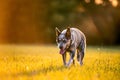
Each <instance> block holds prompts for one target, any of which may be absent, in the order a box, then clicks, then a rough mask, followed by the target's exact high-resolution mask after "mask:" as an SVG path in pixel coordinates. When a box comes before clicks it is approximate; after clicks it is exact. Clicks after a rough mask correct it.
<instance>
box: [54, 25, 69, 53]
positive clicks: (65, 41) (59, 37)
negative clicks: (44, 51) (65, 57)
mask: <svg viewBox="0 0 120 80" xmlns="http://www.w3.org/2000/svg"><path fill="white" fill-rule="evenodd" d="M55 30H56V42H57V44H58V47H59V48H60V54H64V53H65V52H66V50H67V49H68V48H69V47H70V45H71V31H70V28H69V27H68V28H67V29H65V30H63V31H62V32H61V31H60V30H59V29H58V28H56V29H55Z"/></svg>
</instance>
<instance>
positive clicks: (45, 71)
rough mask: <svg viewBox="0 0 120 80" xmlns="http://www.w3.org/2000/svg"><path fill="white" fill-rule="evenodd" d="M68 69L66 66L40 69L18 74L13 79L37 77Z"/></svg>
mask: <svg viewBox="0 0 120 80" xmlns="http://www.w3.org/2000/svg"><path fill="white" fill-rule="evenodd" d="M64 69H66V67H64V66H56V67H55V66H49V67H47V68H42V69H38V70H32V71H24V72H20V73H16V74H13V75H12V76H13V77H18V76H35V75H38V74H41V73H42V74H46V73H48V72H52V71H62V70H64Z"/></svg>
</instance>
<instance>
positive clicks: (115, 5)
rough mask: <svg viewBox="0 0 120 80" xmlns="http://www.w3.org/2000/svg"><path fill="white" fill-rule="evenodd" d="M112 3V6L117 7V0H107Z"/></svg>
mask: <svg viewBox="0 0 120 80" xmlns="http://www.w3.org/2000/svg"><path fill="white" fill-rule="evenodd" d="M109 1H110V2H111V4H112V6H113V7H117V6H118V1H117V0H109Z"/></svg>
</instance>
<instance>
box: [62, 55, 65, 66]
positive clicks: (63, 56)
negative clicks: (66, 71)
mask: <svg viewBox="0 0 120 80" xmlns="http://www.w3.org/2000/svg"><path fill="white" fill-rule="evenodd" d="M62 58H63V64H64V65H66V53H64V54H62Z"/></svg>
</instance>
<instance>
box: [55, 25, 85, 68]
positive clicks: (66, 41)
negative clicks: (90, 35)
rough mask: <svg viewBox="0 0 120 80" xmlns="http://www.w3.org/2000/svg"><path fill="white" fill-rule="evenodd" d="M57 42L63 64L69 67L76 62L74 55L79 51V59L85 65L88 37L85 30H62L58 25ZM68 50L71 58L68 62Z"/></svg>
mask: <svg viewBox="0 0 120 80" xmlns="http://www.w3.org/2000/svg"><path fill="white" fill-rule="evenodd" d="M55 31H56V42H57V44H58V47H59V49H60V52H59V53H60V54H61V55H62V59H63V64H64V66H66V67H69V66H70V65H71V64H72V63H73V64H75V60H74V56H75V53H76V51H77V61H78V62H79V64H80V65H83V58H84V54H85V51H86V37H85V35H84V33H83V32H81V31H80V30H79V29H77V28H70V27H68V28H67V29H65V30H63V31H62V32H61V31H60V30H59V29H58V28H57V27H56V29H55ZM66 52H69V53H70V59H69V61H68V63H66Z"/></svg>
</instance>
